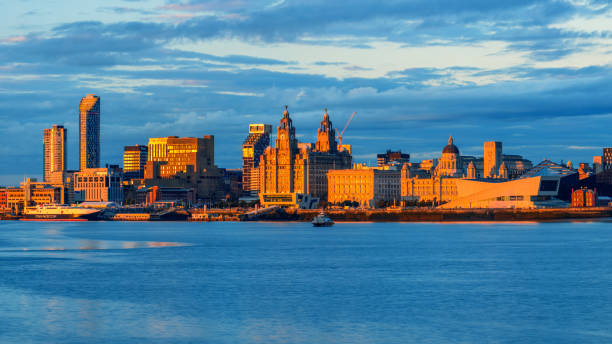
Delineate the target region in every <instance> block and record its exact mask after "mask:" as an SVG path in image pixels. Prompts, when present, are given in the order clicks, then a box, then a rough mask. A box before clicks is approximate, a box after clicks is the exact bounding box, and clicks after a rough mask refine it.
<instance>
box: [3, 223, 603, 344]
mask: <svg viewBox="0 0 612 344" xmlns="http://www.w3.org/2000/svg"><path fill="white" fill-rule="evenodd" d="M202 342H206V343H610V342H612V223H611V222H606V221H601V222H576V223H539V224H538V223H521V224H512V223H487V224H474V223H452V224H439V223H339V224H336V226H334V227H333V229H315V228H312V227H311V226H310V225H308V224H302V223H113V222H93V223H75V222H73V223H52V222H46V223H33V222H9V221H3V222H0V343H19V344H23V343H202Z"/></svg>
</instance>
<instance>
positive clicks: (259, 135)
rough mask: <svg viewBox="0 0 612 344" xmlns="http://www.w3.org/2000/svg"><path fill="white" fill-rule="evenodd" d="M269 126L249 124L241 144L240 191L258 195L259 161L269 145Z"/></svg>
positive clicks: (270, 129) (270, 130)
mask: <svg viewBox="0 0 612 344" xmlns="http://www.w3.org/2000/svg"><path fill="white" fill-rule="evenodd" d="M271 133H272V125H271V124H249V136H247V138H246V139H245V140H244V142H243V143H242V190H243V191H244V192H245V193H249V194H251V195H253V196H256V195H257V194H258V193H259V160H260V157H261V154H263V151H264V149H266V148H267V147H268V146H269V145H270V134H271Z"/></svg>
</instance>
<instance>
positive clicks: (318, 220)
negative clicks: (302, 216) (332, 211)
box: [312, 212, 334, 227]
mask: <svg viewBox="0 0 612 344" xmlns="http://www.w3.org/2000/svg"><path fill="white" fill-rule="evenodd" d="M312 225H313V226H315V227H329V226H333V225H334V221H333V220H332V219H330V218H329V217H328V216H327V215H325V213H324V212H320V213H319V215H317V216H315V218H314V219H313V220H312Z"/></svg>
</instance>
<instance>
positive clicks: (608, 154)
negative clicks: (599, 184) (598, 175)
mask: <svg viewBox="0 0 612 344" xmlns="http://www.w3.org/2000/svg"><path fill="white" fill-rule="evenodd" d="M601 160H602V161H601V163H602V165H603V169H604V170H608V169H610V168H612V148H604V149H603V155H602V156H601Z"/></svg>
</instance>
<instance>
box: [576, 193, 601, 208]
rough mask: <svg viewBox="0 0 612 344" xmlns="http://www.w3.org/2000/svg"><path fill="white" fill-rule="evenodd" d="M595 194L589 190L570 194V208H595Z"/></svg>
mask: <svg viewBox="0 0 612 344" xmlns="http://www.w3.org/2000/svg"><path fill="white" fill-rule="evenodd" d="M596 206H597V192H596V191H595V190H591V189H578V190H574V192H572V207H574V208H584V207H596Z"/></svg>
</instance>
